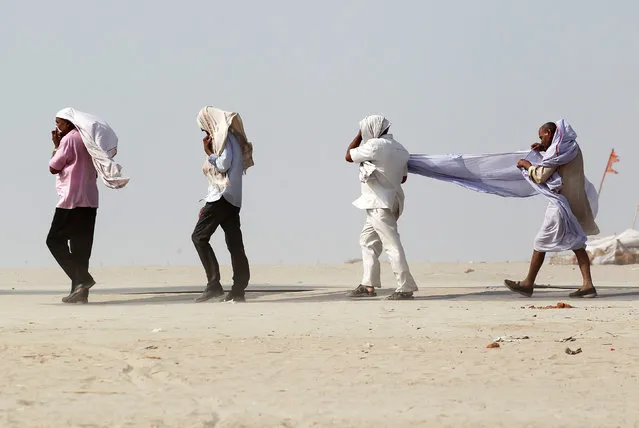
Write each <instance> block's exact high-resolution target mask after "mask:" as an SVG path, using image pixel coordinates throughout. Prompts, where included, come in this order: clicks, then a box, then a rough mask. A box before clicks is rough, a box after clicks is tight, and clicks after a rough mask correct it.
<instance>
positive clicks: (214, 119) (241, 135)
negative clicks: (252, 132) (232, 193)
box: [197, 106, 254, 189]
mask: <svg viewBox="0 0 639 428" xmlns="http://www.w3.org/2000/svg"><path fill="white" fill-rule="evenodd" d="M197 124H198V126H199V127H200V129H202V130H204V131H206V132H208V133H209V135H211V138H213V153H214V154H215V155H217V156H219V155H221V154H222V152H224V150H225V148H226V137H227V136H228V133H229V132H232V133H233V135H234V136H235V138H236V139H237V142H238V143H239V144H240V147H241V148H242V163H243V166H244V173H246V170H247V169H249V168H250V167H252V166H253V165H254V162H253V144H251V143H250V142H249V141H248V138H247V137H246V133H245V132H244V124H243V123H242V118H241V117H240V115H239V114H238V113H235V112H229V111H224V110H220V109H219V108H216V107H211V106H206V107H204V108H202V110H200V112H199V113H198V115H197ZM202 172H203V173H204V175H206V177H207V178H208V180H209V183H210V184H211V185H213V186H217V187H218V188H220V189H223V188H226V187H227V186H228V185H229V180H228V177H227V173H222V172H219V171H218V170H217V169H215V167H214V166H213V165H211V163H210V162H209V160H208V158H207V159H206V161H205V162H204V165H203V166H202Z"/></svg>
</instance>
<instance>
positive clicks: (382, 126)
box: [359, 114, 391, 143]
mask: <svg viewBox="0 0 639 428" xmlns="http://www.w3.org/2000/svg"><path fill="white" fill-rule="evenodd" d="M390 126H391V123H390V122H389V121H388V120H387V119H386V118H385V117H384V116H380V115H378V114H374V115H371V116H366V117H365V118H364V119H362V121H361V122H360V123H359V129H360V131H362V143H365V142H366V141H368V140H370V139H372V138H379V137H380V136H381V135H382V134H383V133H384V131H386V130H387V129H388V128H390Z"/></svg>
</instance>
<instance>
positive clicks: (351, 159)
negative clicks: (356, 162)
mask: <svg viewBox="0 0 639 428" xmlns="http://www.w3.org/2000/svg"><path fill="white" fill-rule="evenodd" d="M344 159H346V162H350V163H353V158H352V157H351V152H346V156H344Z"/></svg>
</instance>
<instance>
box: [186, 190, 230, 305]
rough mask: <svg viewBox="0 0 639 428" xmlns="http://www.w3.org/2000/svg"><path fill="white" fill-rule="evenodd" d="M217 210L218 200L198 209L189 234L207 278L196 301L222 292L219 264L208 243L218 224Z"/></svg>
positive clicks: (218, 209) (218, 207) (204, 299)
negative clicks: (193, 226) (197, 217)
mask: <svg viewBox="0 0 639 428" xmlns="http://www.w3.org/2000/svg"><path fill="white" fill-rule="evenodd" d="M219 211H220V201H215V202H207V203H206V205H204V208H202V210H201V211H200V218H199V219H198V222H197V224H196V225H195V229H194V230H193V234H192V235H191V239H192V241H193V245H195V249H196V250H197V253H198V255H199V256H200V261H201V262H202V266H204V271H205V272H206V279H207V284H206V289H205V290H204V292H203V293H202V295H201V296H200V297H198V298H197V299H196V300H195V301H196V302H203V301H206V300H208V299H210V298H212V297H217V296H220V295H222V294H223V289H222V284H221V283H220V265H219V264H218V262H217V258H216V257H215V253H214V252H213V248H212V247H211V244H210V243H209V241H210V240H211V236H213V232H215V230H216V229H217V227H218V226H219V224H220V215H219Z"/></svg>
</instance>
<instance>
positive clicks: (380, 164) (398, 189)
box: [346, 115, 417, 300]
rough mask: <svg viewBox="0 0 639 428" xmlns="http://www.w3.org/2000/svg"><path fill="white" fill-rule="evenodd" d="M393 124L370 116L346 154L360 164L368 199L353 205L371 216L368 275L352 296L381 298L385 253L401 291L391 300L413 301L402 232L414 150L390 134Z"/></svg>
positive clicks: (363, 242)
mask: <svg viewBox="0 0 639 428" xmlns="http://www.w3.org/2000/svg"><path fill="white" fill-rule="evenodd" d="M390 125H391V124H390V122H389V121H388V120H386V119H385V118H384V117H383V116H378V115H374V116H368V117H366V118H364V119H363V120H362V121H361V122H360V131H359V132H358V133H357V136H356V137H355V139H354V140H353V142H352V143H351V144H350V146H348V150H347V151H346V161H347V162H355V163H358V164H360V181H361V182H362V195H361V196H360V197H359V198H358V199H357V200H356V201H355V202H353V205H355V206H356V207H357V208H359V209H362V210H365V211H366V224H365V225H364V229H363V230H362V233H361V235H360V246H361V247H362V264H363V268H364V275H363V278H362V282H361V284H360V285H359V286H358V287H357V288H355V289H354V290H352V291H351V292H350V293H349V296H350V297H373V296H376V295H377V293H376V292H375V288H376V287H381V278H380V264H379V256H380V255H381V253H382V249H384V250H385V251H386V254H388V257H389V258H390V263H391V267H392V269H393V273H394V274H395V278H396V279H397V283H398V286H397V289H396V290H395V292H393V293H392V294H391V295H390V296H389V297H388V299H389V300H406V299H412V298H413V293H414V292H415V291H417V285H416V284H415V280H414V278H413V276H412V275H411V273H410V269H409V268H408V263H407V262H406V255H405V254H404V248H403V246H402V243H401V241H400V238H399V232H398V230H397V220H398V219H399V217H400V215H401V214H402V210H403V208H404V191H403V190H402V183H404V182H405V181H406V176H407V173H408V170H407V162H408V158H409V154H408V151H406V149H405V148H404V146H402V145H401V144H400V143H398V142H397V141H395V140H394V139H393V136H392V135H391V134H389V133H388V130H389V128H390Z"/></svg>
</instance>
